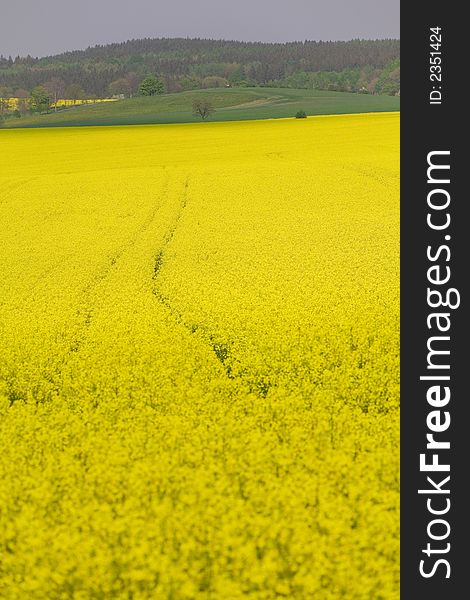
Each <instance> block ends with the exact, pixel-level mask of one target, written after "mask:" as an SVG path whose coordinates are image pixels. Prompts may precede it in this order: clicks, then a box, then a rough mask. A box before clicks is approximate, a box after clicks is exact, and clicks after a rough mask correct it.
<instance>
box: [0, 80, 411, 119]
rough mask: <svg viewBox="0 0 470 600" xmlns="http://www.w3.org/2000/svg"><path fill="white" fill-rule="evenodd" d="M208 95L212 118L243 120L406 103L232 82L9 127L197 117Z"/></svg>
mask: <svg viewBox="0 0 470 600" xmlns="http://www.w3.org/2000/svg"><path fill="white" fill-rule="evenodd" d="M201 97H202V98H208V99H209V100H210V101H211V102H212V104H213V106H214V107H215V109H216V111H215V112H214V113H213V114H212V115H211V116H210V117H209V120H211V121H243V120H248V119H278V118H283V117H293V116H294V115H295V113H296V112H297V111H298V110H304V111H305V112H306V113H307V115H324V114H344V113H364V112H384V111H386V112H388V111H397V110H399V109H400V98H398V97H394V96H372V95H369V94H354V93H345V92H326V91H317V90H296V89H287V88H227V89H225V88H224V89H211V90H197V91H191V92H183V93H179V94H165V95H163V96H158V97H151V98H131V99H129V100H120V101H118V102H109V103H104V104H96V105H91V106H90V105H84V106H80V107H75V108H71V109H67V110H63V111H61V112H58V113H51V114H48V115H39V116H26V117H22V118H21V119H16V118H10V119H8V120H7V121H6V122H5V124H4V126H3V127H4V128H12V127H15V128H16V127H73V126H93V125H139V124H151V123H192V122H196V121H199V120H200V119H199V118H198V117H195V116H194V115H193V114H192V103H193V101H194V100H195V99H197V98H201Z"/></svg>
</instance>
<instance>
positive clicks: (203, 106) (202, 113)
mask: <svg viewBox="0 0 470 600" xmlns="http://www.w3.org/2000/svg"><path fill="white" fill-rule="evenodd" d="M214 111H215V108H214V107H213V106H212V104H211V103H210V102H209V100H194V102H193V115H194V116H195V117H201V119H202V120H203V121H204V120H205V119H207V117H208V116H209V115H210V114H212V113H213V112H214Z"/></svg>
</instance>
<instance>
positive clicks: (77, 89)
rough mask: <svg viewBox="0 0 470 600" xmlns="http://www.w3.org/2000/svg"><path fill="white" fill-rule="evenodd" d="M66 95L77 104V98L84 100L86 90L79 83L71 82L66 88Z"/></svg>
mask: <svg viewBox="0 0 470 600" xmlns="http://www.w3.org/2000/svg"><path fill="white" fill-rule="evenodd" d="M65 97H66V98H67V99H68V100H72V102H73V103H74V104H75V103H76V102H77V100H82V99H83V98H84V97H85V92H84V91H83V88H82V86H81V85H79V84H78V83H71V84H70V85H69V86H67V89H66V90H65Z"/></svg>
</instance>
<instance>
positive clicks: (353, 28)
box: [0, 0, 400, 56]
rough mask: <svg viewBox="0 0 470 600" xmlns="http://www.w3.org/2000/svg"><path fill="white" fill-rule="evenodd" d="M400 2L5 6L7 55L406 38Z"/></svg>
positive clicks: (0, 12) (248, 0) (227, 0)
mask: <svg viewBox="0 0 470 600" xmlns="http://www.w3.org/2000/svg"><path fill="white" fill-rule="evenodd" d="M399 13H400V2H399V0H170V1H166V2H163V1H160V0H43V1H42V2H41V1H39V0H21V1H16V0H0V54H3V55H4V56H8V55H10V54H11V55H12V56H16V55H17V54H19V55H26V54H31V55H33V56H46V55H50V54H57V53H60V52H63V51H66V50H78V49H83V48H86V47H87V46H94V45H95V44H107V43H110V42H121V41H125V40H128V39H132V38H141V37H204V38H216V39H237V40H244V41H263V42H286V41H293V40H305V39H308V40H348V39H352V38H372V39H375V38H385V37H394V38H397V37H399V33H400V30H399Z"/></svg>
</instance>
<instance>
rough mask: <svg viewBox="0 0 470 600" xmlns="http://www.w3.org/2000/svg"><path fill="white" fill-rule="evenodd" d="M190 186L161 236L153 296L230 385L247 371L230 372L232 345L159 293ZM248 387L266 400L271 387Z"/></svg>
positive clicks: (259, 383) (264, 383)
mask: <svg viewBox="0 0 470 600" xmlns="http://www.w3.org/2000/svg"><path fill="white" fill-rule="evenodd" d="M189 182H190V180H189V177H187V178H186V182H185V185H184V191H183V196H182V199H181V202H180V207H179V210H178V213H177V215H176V218H175V221H174V223H173V225H172V227H171V228H170V229H169V230H168V232H167V233H166V235H165V236H164V239H163V244H162V246H161V247H160V249H159V250H158V252H157V254H156V255H155V260H154V268H153V275H152V280H153V290H152V293H153V295H154V296H155V298H157V300H158V301H159V302H160V304H161V305H162V306H163V307H164V308H165V309H166V310H167V312H168V313H169V314H170V315H171V317H172V318H173V320H174V321H175V322H176V323H177V324H178V325H180V326H181V327H184V329H186V330H187V331H188V332H189V333H190V334H191V335H197V337H198V338H199V339H200V341H201V342H203V344H204V345H205V346H208V347H209V348H210V350H211V351H212V353H213V354H214V356H215V358H216V359H217V360H218V362H219V363H220V364H221V365H222V367H223V369H224V371H225V374H226V376H227V378H228V379H230V380H232V381H234V380H237V379H238V380H241V379H244V378H245V376H246V375H248V369H247V368H243V369H241V370H240V369H239V370H238V372H237V373H234V372H233V367H232V365H231V364H230V363H231V362H232V361H233V356H232V355H231V344H230V343H226V342H222V341H220V339H218V337H217V336H216V335H215V334H214V333H211V332H210V331H208V330H207V329H206V327H204V326H203V325H201V324H199V323H189V322H188V321H187V320H186V319H185V317H184V315H183V314H182V313H181V312H180V311H178V310H177V309H176V308H175V307H174V306H173V304H172V303H171V301H170V298H169V297H168V296H166V295H165V294H164V293H163V292H162V290H161V289H160V287H159V285H158V283H159V278H160V275H161V272H162V269H163V266H164V264H165V254H166V250H167V247H168V246H169V244H170V243H171V241H172V240H173V238H174V236H175V233H176V231H177V228H178V225H179V223H180V221H181V218H182V217H183V214H184V211H185V209H186V206H187V203H188V189H189ZM248 384H249V387H250V389H251V391H252V392H254V393H256V394H257V395H258V396H261V397H263V398H264V397H266V395H267V393H268V391H269V388H270V387H271V384H270V383H269V382H267V381H265V380H254V381H251V382H248Z"/></svg>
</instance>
